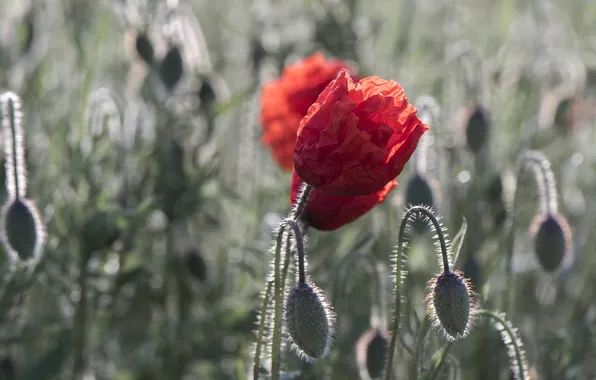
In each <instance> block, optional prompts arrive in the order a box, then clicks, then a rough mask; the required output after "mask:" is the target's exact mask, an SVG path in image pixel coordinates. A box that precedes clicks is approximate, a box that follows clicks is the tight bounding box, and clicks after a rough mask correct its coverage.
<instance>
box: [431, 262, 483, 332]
mask: <svg viewBox="0 0 596 380" xmlns="http://www.w3.org/2000/svg"><path fill="white" fill-rule="evenodd" d="M429 287H430V289H431V293H430V294H429V295H428V297H427V304H428V309H429V314H430V317H431V320H432V321H433V326H435V327H439V328H441V329H442V330H443V331H444V333H445V334H446V336H447V338H448V339H450V340H455V339H458V338H463V337H465V336H466V335H467V334H468V332H469V330H470V325H471V320H472V318H471V317H473V314H474V300H473V293H472V290H471V289H470V285H469V283H468V281H467V280H466V279H465V278H464V277H463V276H462V275H461V273H460V272H459V271H455V272H449V273H441V274H440V275H438V276H437V277H435V278H433V279H432V280H431V281H430V283H429Z"/></svg>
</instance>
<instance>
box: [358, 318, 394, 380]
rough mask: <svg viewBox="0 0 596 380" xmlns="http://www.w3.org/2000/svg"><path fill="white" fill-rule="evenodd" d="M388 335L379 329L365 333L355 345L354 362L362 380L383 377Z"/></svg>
mask: <svg viewBox="0 0 596 380" xmlns="http://www.w3.org/2000/svg"><path fill="white" fill-rule="evenodd" d="M388 346H389V334H388V333H387V332H386V331H381V330H379V329H371V330H368V331H366V332H365V333H364V334H362V336H361V337H360V339H358V342H357V343H356V362H357V363H358V370H359V374H360V378H361V379H362V380H374V379H378V378H380V377H381V376H382V375H383V370H384V369H385V357H386V356H387V348H388Z"/></svg>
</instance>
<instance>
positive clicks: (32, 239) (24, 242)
mask: <svg viewBox="0 0 596 380" xmlns="http://www.w3.org/2000/svg"><path fill="white" fill-rule="evenodd" d="M2 222H3V223H2V238H3V240H4V244H5V245H6V248H7V250H8V251H9V253H10V254H11V255H12V256H13V258H19V259H20V260H31V259H36V258H38V257H39V255H40V254H41V249H42V247H43V243H44V240H45V233H44V228H43V224H42V222H41V218H40V216H39V211H38V210H37V207H36V206H35V203H33V202H32V201H30V200H27V199H24V198H16V199H14V200H12V201H10V202H9V203H8V204H6V205H5V206H4V210H3V215H2Z"/></svg>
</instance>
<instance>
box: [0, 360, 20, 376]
mask: <svg viewBox="0 0 596 380" xmlns="http://www.w3.org/2000/svg"><path fill="white" fill-rule="evenodd" d="M16 378H17V371H16V368H15V363H14V360H13V359H12V357H10V356H8V355H5V356H3V357H2V358H1V359H0V379H2V380H14V379H16Z"/></svg>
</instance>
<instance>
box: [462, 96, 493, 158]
mask: <svg viewBox="0 0 596 380" xmlns="http://www.w3.org/2000/svg"><path fill="white" fill-rule="evenodd" d="M489 129H490V120H489V117H488V115H487V113H486V111H485V110H484V108H483V107H482V106H476V107H473V108H472V110H471V112H470V116H469V118H468V120H467V124H466V143H467V146H468V149H470V150H471V151H472V153H474V154H476V153H478V152H480V150H481V149H482V148H483V147H484V146H485V145H486V142H487V140H488V134H489V132H490V131H489Z"/></svg>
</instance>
